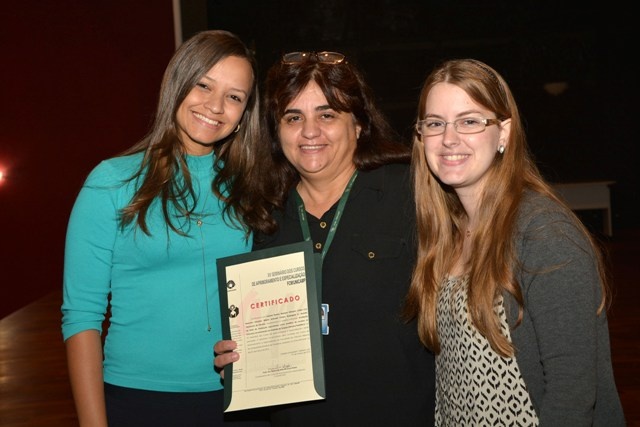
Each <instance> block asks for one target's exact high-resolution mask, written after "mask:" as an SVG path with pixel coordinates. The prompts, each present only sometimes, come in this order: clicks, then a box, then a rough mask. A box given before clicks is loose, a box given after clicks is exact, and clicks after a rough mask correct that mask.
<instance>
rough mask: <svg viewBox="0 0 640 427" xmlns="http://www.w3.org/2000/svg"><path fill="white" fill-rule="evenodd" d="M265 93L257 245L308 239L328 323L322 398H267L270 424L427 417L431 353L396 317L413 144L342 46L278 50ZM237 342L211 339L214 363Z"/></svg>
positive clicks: (411, 254) (410, 245) (409, 239)
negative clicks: (268, 201) (266, 151)
mask: <svg viewBox="0 0 640 427" xmlns="http://www.w3.org/2000/svg"><path fill="white" fill-rule="evenodd" d="M264 92H265V95H264V109H263V111H264V115H265V116H266V120H265V122H266V124H265V126H266V130H268V132H269V136H270V141H271V144H272V152H273V158H274V162H275V164H276V167H275V173H274V175H273V176H274V177H275V178H272V180H271V182H272V185H273V186H275V187H277V188H278V189H279V200H280V201H281V209H280V210H278V211H276V212H275V214H274V215H275V218H276V219H277V222H278V225H279V229H278V231H277V232H276V233H275V234H272V235H266V234H264V233H262V234H257V235H256V236H255V240H254V249H262V248H268V247H273V246H279V245H284V244H289V243H294V242H300V241H303V240H305V239H306V240H311V241H312V242H313V245H314V248H315V249H314V250H315V251H316V252H317V253H319V254H321V257H322V259H323V261H322V266H321V268H322V283H321V300H322V301H321V303H322V307H323V310H324V312H325V322H326V328H325V329H326V335H323V349H324V369H325V381H326V399H324V400H320V401H312V402H304V403H297V404H290V405H282V406H277V407H273V408H271V409H272V413H271V421H272V424H273V425H275V426H289V425H294V426H338V425H340V426H352V425H353V426H355V425H363V426H364V425H366V426H390V425H405V426H429V425H433V414H434V407H435V402H434V384H435V379H434V359H433V355H432V354H431V353H430V352H428V351H427V350H426V349H425V348H424V346H422V345H421V343H420V341H419V339H418V336H417V331H416V325H415V323H413V324H406V323H403V321H402V319H401V308H402V304H403V301H404V297H405V295H406V293H407V290H408V286H409V281H410V278H411V272H412V269H413V266H414V261H415V255H416V247H415V233H416V230H415V208H414V199H413V194H412V191H411V179H410V169H409V163H410V149H409V147H408V146H407V145H405V144H402V143H401V142H399V140H398V138H397V137H396V135H395V134H394V133H393V131H392V129H391V127H390V125H389V124H388V122H387V121H386V119H385V117H384V116H383V114H382V113H381V111H380V110H379V109H378V107H377V106H376V105H375V102H374V96H373V94H372V92H371V90H370V88H369V86H368V85H367V84H366V83H365V81H364V79H363V76H362V74H361V73H360V72H359V71H358V70H357V69H356V67H354V66H353V65H352V64H350V63H349V62H348V61H347V58H345V56H344V55H342V54H340V53H336V52H320V53H315V52H293V53H288V54H285V55H284V56H283V57H282V60H281V61H280V62H279V63H277V64H275V65H274V66H272V68H271V69H270V70H269V72H268V75H267V80H266V85H265V89H264ZM235 348H236V345H235V342H233V341H221V342H219V343H217V344H216V346H215V352H216V354H217V356H216V357H215V365H216V366H217V367H218V368H222V367H223V366H225V365H227V364H228V363H231V362H234V361H236V360H238V357H239V356H238V354H237V353H236V352H233V351H232V350H233V349H235Z"/></svg>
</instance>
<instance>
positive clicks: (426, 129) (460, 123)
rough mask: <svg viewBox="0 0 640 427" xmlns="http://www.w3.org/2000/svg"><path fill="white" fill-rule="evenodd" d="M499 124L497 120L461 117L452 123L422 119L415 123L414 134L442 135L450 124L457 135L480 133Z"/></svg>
mask: <svg viewBox="0 0 640 427" xmlns="http://www.w3.org/2000/svg"><path fill="white" fill-rule="evenodd" d="M498 123H500V120H498V119H479V118H476V117H463V118H461V119H457V120H454V121H452V122H445V121H444V120H438V119H424V120H420V121H419V122H418V123H416V132H418V133H419V134H420V135H423V136H436V135H442V134H443V133H444V131H445V130H446V129H447V125H450V124H452V125H453V128H454V129H455V130H456V132H458V133H463V134H469V133H480V132H482V131H483V130H485V129H486V127H487V126H491V125H497V124H498Z"/></svg>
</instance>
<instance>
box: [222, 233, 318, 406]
mask: <svg viewBox="0 0 640 427" xmlns="http://www.w3.org/2000/svg"><path fill="white" fill-rule="evenodd" d="M217 268H218V283H219V284H220V286H219V287H220V304H221V313H222V316H221V317H222V336H223V339H232V340H234V341H235V342H236V343H237V344H238V347H237V349H236V351H237V352H238V353H239V354H240V359H239V360H238V361H237V362H235V363H232V364H229V365H227V366H225V367H224V408H225V409H224V411H225V412H228V411H237V410H242V409H249V408H258V407H263V406H272V405H280V404H285V403H294V402H302V401H310V400H319V399H324V398H325V384H324V363H323V359H322V335H321V325H320V303H319V301H318V294H317V288H316V269H315V256H314V253H313V248H312V246H311V242H308V241H305V242H300V243H294V244H290V245H284V246H279V247H274V248H268V249H263V250H259V251H254V252H249V253H246V254H241V255H235V256H230V257H226V258H219V259H218V260H217Z"/></svg>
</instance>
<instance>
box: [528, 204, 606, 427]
mask: <svg viewBox="0 0 640 427" xmlns="http://www.w3.org/2000/svg"><path fill="white" fill-rule="evenodd" d="M549 203H551V202H550V201H549ZM554 206H555V205H553V204H550V205H547V206H546V207H545V208H543V209H535V210H533V211H532V212H530V213H529V215H527V219H526V221H524V224H522V223H521V227H520V230H521V234H520V236H519V245H518V248H519V249H518V250H519V259H520V262H521V265H520V277H519V279H520V284H521V286H522V290H523V296H524V300H525V317H528V318H529V319H528V320H527V321H530V322H531V325H532V330H533V331H534V334H535V336H530V337H528V338H527V339H528V340H529V341H531V340H534V342H535V344H531V343H529V347H528V348H529V350H531V348H533V347H535V346H537V357H538V358H539V360H538V363H539V364H540V365H541V372H542V376H543V379H542V382H541V384H543V386H542V387H543V391H542V396H541V398H540V396H538V401H537V406H538V410H539V418H540V425H541V426H549V425H558V426H560V425H563V426H566V425H571V426H581V425H591V420H592V416H593V414H592V412H593V407H594V404H595V401H596V388H597V381H598V378H597V373H596V372H597V369H596V368H597V354H598V351H597V343H598V337H597V334H598V331H597V324H598V321H599V318H598V316H597V314H596V313H597V308H598V305H599V302H600V297H601V293H600V278H599V275H598V271H597V263H596V260H595V258H594V255H593V252H592V250H591V247H590V245H589V242H588V239H587V238H586V237H585V236H584V234H583V233H582V232H581V230H580V229H579V228H578V227H577V226H576V224H575V222H574V221H575V220H574V219H573V218H571V217H570V216H569V215H567V213H565V212H563V211H562V210H560V209H558V207H555V208H554ZM530 352H531V351H530ZM517 357H518V358H520V357H522V358H523V359H524V358H527V357H529V358H531V354H528V355H526V354H519V355H518V354H517ZM523 375H525V373H523ZM525 380H526V378H525Z"/></svg>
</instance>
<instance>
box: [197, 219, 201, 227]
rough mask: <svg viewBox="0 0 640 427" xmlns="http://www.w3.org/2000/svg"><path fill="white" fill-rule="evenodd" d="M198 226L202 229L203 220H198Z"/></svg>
mask: <svg viewBox="0 0 640 427" xmlns="http://www.w3.org/2000/svg"><path fill="white" fill-rule="evenodd" d="M196 225H197V226H198V227H202V220H201V219H199V220H197V221H196Z"/></svg>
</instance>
